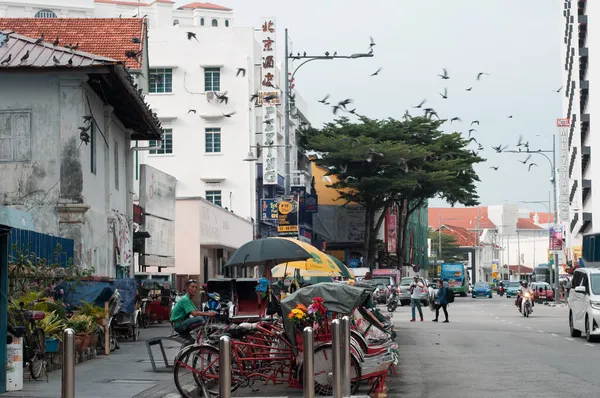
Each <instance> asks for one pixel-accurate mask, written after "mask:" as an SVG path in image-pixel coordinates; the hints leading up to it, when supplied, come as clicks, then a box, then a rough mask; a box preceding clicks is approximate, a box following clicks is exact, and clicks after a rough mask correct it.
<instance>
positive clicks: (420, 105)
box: [413, 99, 427, 108]
mask: <svg viewBox="0 0 600 398" xmlns="http://www.w3.org/2000/svg"><path fill="white" fill-rule="evenodd" d="M425 102H427V100H426V99H424V100H423V101H421V103H420V104H419V105H417V106H413V108H421V107H422V106H423V104H424V103H425Z"/></svg>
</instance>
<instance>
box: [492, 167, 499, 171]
mask: <svg viewBox="0 0 600 398" xmlns="http://www.w3.org/2000/svg"><path fill="white" fill-rule="evenodd" d="M499 167H500V166H492V167H490V169H494V170H496V171H497V170H498V168H499Z"/></svg>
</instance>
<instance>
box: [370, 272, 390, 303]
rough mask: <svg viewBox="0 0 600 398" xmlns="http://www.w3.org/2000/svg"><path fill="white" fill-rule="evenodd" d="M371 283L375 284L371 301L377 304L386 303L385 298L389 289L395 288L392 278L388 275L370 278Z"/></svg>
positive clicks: (388, 293)
mask: <svg viewBox="0 0 600 398" xmlns="http://www.w3.org/2000/svg"><path fill="white" fill-rule="evenodd" d="M371 283H373V284H374V285H375V290H374V291H373V301H374V302H375V303H377V304H381V303H383V304H385V303H387V299H388V297H389V295H390V293H391V292H390V289H396V284H395V283H394V278H392V277H390V276H383V277H376V278H372V279H371Z"/></svg>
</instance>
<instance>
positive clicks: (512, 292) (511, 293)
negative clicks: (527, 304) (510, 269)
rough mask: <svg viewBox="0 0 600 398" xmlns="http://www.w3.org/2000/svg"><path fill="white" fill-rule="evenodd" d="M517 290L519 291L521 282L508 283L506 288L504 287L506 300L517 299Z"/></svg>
mask: <svg viewBox="0 0 600 398" xmlns="http://www.w3.org/2000/svg"><path fill="white" fill-rule="evenodd" d="M519 289H521V282H519V281H513V282H509V283H508V286H507V287H506V298H511V297H517V293H518V292H519Z"/></svg>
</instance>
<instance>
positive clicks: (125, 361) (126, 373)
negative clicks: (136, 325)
mask: <svg viewBox="0 0 600 398" xmlns="http://www.w3.org/2000/svg"><path fill="white" fill-rule="evenodd" d="M168 334H170V326H169V324H168V323H167V324H164V323H163V324H162V325H152V326H150V327H149V328H148V329H142V330H141V334H140V339H139V340H138V341H137V342H132V341H131V340H129V341H122V342H120V345H121V348H120V349H119V350H115V351H114V352H112V353H111V354H110V355H109V356H104V355H99V356H98V357H96V358H95V359H93V360H90V361H87V362H84V363H82V364H79V365H77V366H76V367H75V396H76V397H77V398H109V397H110V398H131V397H134V396H141V397H146V396H147V397H151V396H153V395H138V394H140V393H142V392H144V391H148V390H156V389H157V387H158V386H159V385H161V384H162V385H163V386H166V385H168V384H170V385H171V386H172V387H173V388H175V384H174V382H173V374H172V373H154V372H152V367H151V365H150V361H149V359H148V353H147V351H146V344H144V342H145V341H146V340H147V339H149V338H152V337H156V336H165V335H168ZM166 346H167V347H169V351H168V355H169V358H170V359H171V360H172V358H174V357H175V354H176V353H177V351H178V349H179V346H178V345H177V344H176V343H170V342H169V343H166ZM157 350H158V349H157ZM159 355H160V354H159ZM155 356H156V354H155ZM61 378H62V372H61V371H60V370H59V371H54V372H51V373H49V374H48V382H46V378H45V377H44V378H43V380H39V381H27V373H25V382H24V385H23V390H22V391H14V392H7V393H5V394H0V398H13V397H28V398H60V396H61ZM175 396H178V395H175Z"/></svg>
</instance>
